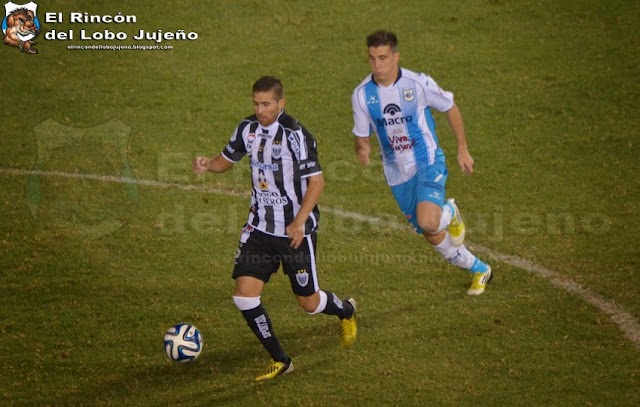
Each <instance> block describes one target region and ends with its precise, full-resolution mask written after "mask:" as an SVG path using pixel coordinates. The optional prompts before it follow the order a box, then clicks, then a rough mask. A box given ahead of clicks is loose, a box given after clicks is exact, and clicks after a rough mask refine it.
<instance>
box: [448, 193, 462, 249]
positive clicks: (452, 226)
mask: <svg viewBox="0 0 640 407" xmlns="http://www.w3.org/2000/svg"><path fill="white" fill-rule="evenodd" d="M445 205H448V206H449V208H450V209H451V223H449V226H448V227H447V230H448V231H449V236H450V237H451V243H453V244H454V245H455V246H460V245H461V244H462V243H463V242H464V235H465V232H466V228H465V227H464V222H463V221H462V215H460V209H458V205H456V202H455V201H454V200H453V198H449V199H447V202H446V203H445Z"/></svg>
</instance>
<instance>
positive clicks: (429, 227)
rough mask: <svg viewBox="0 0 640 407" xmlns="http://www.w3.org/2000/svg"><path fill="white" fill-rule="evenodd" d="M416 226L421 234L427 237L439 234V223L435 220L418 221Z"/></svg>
mask: <svg viewBox="0 0 640 407" xmlns="http://www.w3.org/2000/svg"><path fill="white" fill-rule="evenodd" d="M418 226H420V229H422V231H423V233H425V234H427V235H433V234H436V233H438V232H439V230H438V228H439V227H440V222H439V221H437V220H436V219H430V218H427V219H418Z"/></svg>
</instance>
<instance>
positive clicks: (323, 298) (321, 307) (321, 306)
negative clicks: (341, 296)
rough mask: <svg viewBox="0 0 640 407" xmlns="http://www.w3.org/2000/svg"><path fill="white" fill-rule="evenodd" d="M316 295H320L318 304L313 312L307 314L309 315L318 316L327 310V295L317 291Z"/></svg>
mask: <svg viewBox="0 0 640 407" xmlns="http://www.w3.org/2000/svg"><path fill="white" fill-rule="evenodd" d="M318 293H319V294H320V303H319V304H318V308H316V310H315V311H313V312H308V314H309V315H315V314H319V313H321V312H322V311H324V309H325V308H327V293H325V292H324V291H322V290H320V291H318Z"/></svg>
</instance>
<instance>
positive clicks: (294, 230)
mask: <svg viewBox="0 0 640 407" xmlns="http://www.w3.org/2000/svg"><path fill="white" fill-rule="evenodd" d="M305 180H306V182H307V190H306V192H305V193H304V198H302V205H301V206H300V210H299V211H298V213H297V214H296V217H295V218H294V219H293V222H291V223H290V224H289V225H288V226H287V228H286V231H287V236H289V239H291V247H293V248H294V249H297V248H298V247H300V245H301V244H302V241H303V239H304V225H305V223H307V219H308V218H309V214H310V213H311V211H313V208H315V207H316V205H317V204H318V201H319V200H320V195H322V191H323V190H324V177H323V176H322V173H317V174H314V175H310V176H309V177H307V178H305ZM303 182H304V181H303Z"/></svg>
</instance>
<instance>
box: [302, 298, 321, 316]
mask: <svg viewBox="0 0 640 407" xmlns="http://www.w3.org/2000/svg"><path fill="white" fill-rule="evenodd" d="M296 299H297V300H298V305H300V307H301V308H302V309H303V310H305V311H306V312H307V313H309V314H313V313H315V311H316V310H317V309H318V304H319V303H320V299H319V297H318V296H317V295H311V296H309V297H301V296H296Z"/></svg>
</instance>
